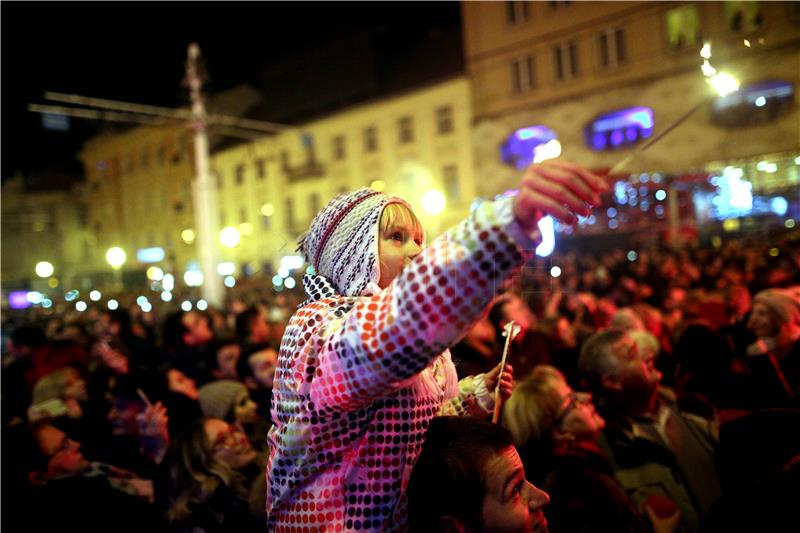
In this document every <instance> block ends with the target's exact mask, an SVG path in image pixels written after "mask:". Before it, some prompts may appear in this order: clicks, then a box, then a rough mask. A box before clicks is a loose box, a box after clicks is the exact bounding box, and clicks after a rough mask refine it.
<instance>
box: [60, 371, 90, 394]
mask: <svg viewBox="0 0 800 533" xmlns="http://www.w3.org/2000/svg"><path fill="white" fill-rule="evenodd" d="M64 397H65V398H71V399H73V400H78V401H79V402H85V401H86V400H88V399H89V394H88V393H87V392H86V381H85V380H84V379H83V378H82V377H81V375H80V374H79V373H78V371H77V370H73V369H69V370H68V373H67V376H66V379H65V381H64Z"/></svg>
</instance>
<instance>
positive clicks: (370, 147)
mask: <svg viewBox="0 0 800 533" xmlns="http://www.w3.org/2000/svg"><path fill="white" fill-rule="evenodd" d="M435 113H436V133H437V134H438V135H445V134H448V133H452V132H453V129H454V125H453V108H452V107H451V106H442V107H439V108H437V109H436V111H435ZM362 136H363V137H362V140H363V150H364V152H365V153H372V152H375V151H377V150H378V148H379V142H378V128H377V127H376V126H369V127H366V128H364V130H363V131H362ZM415 138H416V134H415V128H414V119H413V117H411V116H404V117H401V118H399V119H398V120H397V142H398V144H401V145H403V144H409V143H412V142H414V140H415ZM303 146H304V148H305V151H306V158H307V160H308V161H314V160H315V158H314V140H313V137H312V136H310V135H304V136H303ZM331 153H332V156H333V160H334V161H342V160H344V159H345V158H346V157H347V142H346V138H345V136H344V135H337V136H335V137H333V138H332V139H331ZM254 165H255V171H256V178H257V179H259V180H263V179H264V178H266V177H267V161H266V159H264V158H258V159H255V160H254ZM281 165H282V166H283V169H284V171H286V170H287V169H288V168H289V167H290V165H289V152H288V151H286V150H284V151H283V152H281ZM245 172H246V167H245V164H244V163H240V164H238V165H236V167H235V168H234V171H233V180H234V184H235V185H242V184H243V183H244V181H245ZM215 174H216V179H217V186H218V187H222V186H223V184H224V183H223V182H224V178H223V175H222V173H221V172H220V171H215Z"/></svg>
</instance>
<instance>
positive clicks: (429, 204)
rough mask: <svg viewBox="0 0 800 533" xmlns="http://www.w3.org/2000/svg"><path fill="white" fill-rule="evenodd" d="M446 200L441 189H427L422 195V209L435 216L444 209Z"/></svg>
mask: <svg viewBox="0 0 800 533" xmlns="http://www.w3.org/2000/svg"><path fill="white" fill-rule="evenodd" d="M445 203H446V200H445V197H444V194H443V193H442V191H439V190H437V189H429V190H428V191H426V192H425V194H423V195H422V209H423V211H425V212H426V213H428V214H429V215H433V216H436V215H438V214H439V213H441V212H442V211H444V206H445Z"/></svg>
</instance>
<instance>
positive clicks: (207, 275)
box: [186, 43, 223, 307]
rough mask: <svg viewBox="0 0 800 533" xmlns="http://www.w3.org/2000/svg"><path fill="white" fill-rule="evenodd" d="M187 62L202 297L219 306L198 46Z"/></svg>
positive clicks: (215, 218) (213, 193)
mask: <svg viewBox="0 0 800 533" xmlns="http://www.w3.org/2000/svg"><path fill="white" fill-rule="evenodd" d="M188 52H189V53H188V60H187V61H186V83H187V84H188V86H189V97H190V99H191V102H192V127H193V129H194V165H195V180H194V183H193V184H192V194H193V197H194V222H195V227H196V228H197V247H198V252H199V254H200V268H201V270H202V271H203V285H202V294H203V298H204V299H205V300H206V301H207V302H208V303H209V305H213V306H216V307H219V306H221V305H222V295H223V288H222V277H221V276H219V275H218V274H217V264H218V262H219V261H218V255H217V246H215V242H214V239H215V238H216V237H217V235H219V210H218V209H217V188H216V183H214V182H213V181H212V180H211V178H210V176H209V172H208V135H207V134H206V108H205V105H204V103H203V94H202V92H201V88H202V86H203V80H201V79H200V73H199V71H198V65H197V60H198V58H199V57H200V47H199V46H198V45H197V43H191V44H190V45H189V50H188Z"/></svg>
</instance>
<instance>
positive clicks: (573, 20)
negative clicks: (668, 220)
mask: <svg viewBox="0 0 800 533" xmlns="http://www.w3.org/2000/svg"><path fill="white" fill-rule="evenodd" d="M462 15H463V16H462V24H463V30H464V31H463V34H464V49H465V55H466V64H467V73H468V76H469V78H470V80H471V82H472V88H473V103H474V115H475V131H474V133H473V135H474V139H475V162H476V177H477V179H478V183H479V185H480V186H481V189H479V193H480V194H483V195H487V194H493V193H498V192H501V191H503V190H505V189H507V188H509V187H513V186H514V184H515V183H516V181H517V180H518V176H519V168H521V167H522V166H523V165H524V163H525V157H526V154H525V151H527V152H528V153H527V158H528V162H529V160H530V155H531V154H530V152H531V150H530V149H531V144H532V143H533V144H535V143H536V142H538V141H539V140H541V141H546V140H549V139H551V138H556V139H558V140H559V142H560V143H561V146H562V154H563V156H564V157H565V158H568V159H570V160H573V161H576V162H578V163H581V164H583V165H586V166H588V167H590V168H593V169H596V170H599V171H602V170H607V169H609V168H612V167H614V166H615V165H616V164H617V163H618V162H620V161H621V160H622V159H623V158H625V157H627V156H629V155H631V154H634V152H635V150H636V149H637V147H639V146H641V145H642V144H643V143H645V142H646V139H647V138H648V137H651V136H653V135H656V134H658V133H659V132H660V131H661V130H662V129H664V128H665V127H667V125H669V124H671V123H673V122H674V121H677V120H678V119H679V118H681V117H682V116H683V115H684V114H685V113H686V112H687V111H689V110H690V109H691V108H692V107H693V106H696V105H698V106H699V108H698V110H697V112H695V113H694V114H692V115H691V116H690V117H689V118H688V119H687V120H686V121H685V122H684V123H682V124H681V125H680V126H679V127H677V128H676V129H675V130H674V131H672V132H671V133H669V134H668V135H667V136H665V137H664V138H663V140H659V141H658V142H657V143H656V144H654V145H653V146H652V148H649V149H647V150H645V151H643V152H641V153H637V154H636V155H635V156H634V157H633V159H632V160H631V161H630V162H629V163H628V164H627V165H626V166H625V168H624V169H623V171H622V172H624V173H625V174H626V175H627V174H636V175H639V174H644V176H645V178H644V179H645V180H647V179H649V175H651V174H653V175H657V176H659V175H661V174H663V175H667V176H673V177H676V176H681V175H689V174H703V173H714V172H719V173H721V172H722V171H723V170H724V169H728V172H731V173H733V174H734V175H735V176H737V179H738V178H742V179H744V180H747V181H748V182H749V183H751V184H753V192H758V189H759V188H760V187H761V185H760V184H762V183H771V184H772V185H775V184H776V183H777V184H782V185H781V186H780V187H778V188H782V189H784V190H790V191H791V189H792V188H794V190H795V191H796V190H797V186H798V183H799V182H798V178H800V176H798V162H797V161H798V160H797V156H798V155H800V111H798V109H797V106H796V95H795V90H796V87H797V84H798V81H800V80H799V79H798V78H799V77H800V9H798V3H797V2H560V1H558V2H522V1H507V2H463V3H462ZM706 41H710V42H711V51H712V56H711V59H710V63H711V65H713V66H715V67H716V68H717V69H720V70H724V71H726V72H730V73H731V74H733V75H734V76H736V77H737V78H738V79H739V80H740V81H741V84H742V90H740V91H739V92H738V93H737V94H734V95H733V96H731V97H728V98H714V97H713V92H712V90H711V88H710V87H709V86H708V84H707V83H706V82H705V78H704V76H703V73H702V72H701V68H700V67H701V64H702V58H701V57H700V55H699V52H700V49H701V47H702V46H703V43H704V42H706ZM526 138H530V140H531V142H523V141H525V139H526ZM515 150H516V152H515ZM515 164H516V165H517V167H518V168H515ZM798 201H800V199H798V198H796V192H795V197H794V202H795V203H797V202H798ZM789 203H790V204H791V203H792V199H791V198H789ZM662 212H663V207H662ZM607 222H610V221H607Z"/></svg>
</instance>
